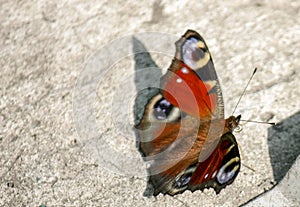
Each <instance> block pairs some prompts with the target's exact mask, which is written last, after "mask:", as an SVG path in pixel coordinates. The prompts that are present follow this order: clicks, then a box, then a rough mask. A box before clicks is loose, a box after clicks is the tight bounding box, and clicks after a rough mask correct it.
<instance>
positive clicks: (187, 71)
mask: <svg viewBox="0 0 300 207" xmlns="http://www.w3.org/2000/svg"><path fill="white" fill-rule="evenodd" d="M181 72H182V73H184V74H188V73H189V70H188V69H187V68H186V67H183V68H181Z"/></svg>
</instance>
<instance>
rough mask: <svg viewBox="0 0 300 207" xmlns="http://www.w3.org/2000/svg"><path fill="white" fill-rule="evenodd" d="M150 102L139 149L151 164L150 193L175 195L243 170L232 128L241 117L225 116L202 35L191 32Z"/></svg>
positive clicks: (220, 184)
mask: <svg viewBox="0 0 300 207" xmlns="http://www.w3.org/2000/svg"><path fill="white" fill-rule="evenodd" d="M160 87H161V90H160V92H159V93H158V94H155V95H154V96H153V97H152V98H151V99H150V100H149V102H148V104H147V105H146V108H145V112H144V115H143V118H142V120H141V121H140V123H139V124H138V125H137V126H136V128H137V130H138V138H139V140H138V148H139V150H140V152H141V154H142V156H143V159H144V161H145V162H146V163H147V165H148V174H149V176H148V188H147V190H146V193H145V194H146V196H152V195H153V196H157V195H158V194H159V193H162V194H169V195H175V194H178V193H182V192H184V191H185V190H191V191H195V190H203V189H204V188H209V187H212V188H213V189H214V190H215V191H216V192H217V193H219V192H220V190H221V189H222V188H224V187H226V185H228V184H231V183H232V182H233V181H234V179H235V178H236V176H237V174H238V172H239V169H240V157H239V151H238V146H237V142H236V140H235V137H234V135H233V134H232V131H233V130H234V128H236V127H237V125H238V124H239V120H240V116H238V117H234V116H231V117H229V118H227V119H224V106H223V98H222V92H221V88H220V85H219V82H218V80H217V75H216V72H215V69H214V66H213V62H212V58H211V55H210V52H209V51H208V48H207V46H206V43H205V42H204V40H203V38H202V37H201V36H200V35H199V34H198V33H197V32H195V31H192V30H188V31H187V32H186V33H185V34H184V35H183V37H182V38H180V39H179V40H178V41H177V42H176V54H175V58H174V60H173V61H172V64H171V66H170V68H169V69H168V71H167V73H166V74H165V75H164V76H163V77H162V78H161V86H160Z"/></svg>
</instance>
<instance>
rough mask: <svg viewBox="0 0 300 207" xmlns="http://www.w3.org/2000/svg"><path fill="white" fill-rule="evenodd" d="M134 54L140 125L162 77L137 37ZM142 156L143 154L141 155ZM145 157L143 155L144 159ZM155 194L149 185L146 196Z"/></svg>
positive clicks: (136, 134) (134, 41) (136, 117)
mask: <svg viewBox="0 0 300 207" xmlns="http://www.w3.org/2000/svg"><path fill="white" fill-rule="evenodd" d="M132 45H133V46H132V50H133V54H134V63H135V66H134V69H135V77H134V83H135V87H136V91H137V96H136V98H135V103H134V124H135V126H136V125H138V124H139V123H140V121H141V119H142V117H143V114H144V110H145V106H146V104H147V103H148V101H149V100H150V99H151V97H153V96H154V95H155V94H157V93H158V92H159V81H160V78H161V76H162V72H161V69H160V68H159V67H158V66H157V64H156V63H155V62H154V60H153V59H152V57H151V55H150V53H149V52H148V50H147V48H146V46H145V45H144V44H143V43H142V42H141V41H140V40H138V39H137V38H136V37H133V38H132ZM134 131H135V137H136V147H137V149H138V148H139V143H140V137H139V135H138V132H137V129H136V127H135V129H134ZM141 154H142V153H141ZM143 156H144V155H143V154H142V157H143ZM151 194H153V188H152V186H151V185H149V183H147V187H146V191H145V192H144V196H148V195H151Z"/></svg>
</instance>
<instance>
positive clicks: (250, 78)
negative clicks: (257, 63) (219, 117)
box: [232, 68, 257, 114]
mask: <svg viewBox="0 0 300 207" xmlns="http://www.w3.org/2000/svg"><path fill="white" fill-rule="evenodd" d="M256 71H257V68H255V69H254V71H253V73H252V75H251V77H250V79H249V81H248V83H247V85H246V87H245V89H244V91H243V93H242V95H241V96H240V98H239V100H238V102H237V104H236V105H235V108H234V110H233V112H232V114H234V112H235V110H236V108H237V107H238V105H239V103H240V102H241V99H242V97H243V96H244V95H245V93H246V89H247V88H248V86H249V84H250V81H251V80H252V78H253V76H254V74H255V73H256Z"/></svg>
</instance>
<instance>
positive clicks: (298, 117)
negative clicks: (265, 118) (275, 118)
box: [268, 111, 300, 183]
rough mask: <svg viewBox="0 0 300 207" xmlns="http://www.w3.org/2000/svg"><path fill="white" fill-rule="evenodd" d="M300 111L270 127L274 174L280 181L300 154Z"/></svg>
mask: <svg viewBox="0 0 300 207" xmlns="http://www.w3.org/2000/svg"><path fill="white" fill-rule="evenodd" d="M299 126H300V111H299V112H297V113H296V114H294V115H292V116H290V117H289V118H287V119H285V120H283V121H282V122H280V123H279V124H277V125H275V126H273V127H270V128H269V129H268V146H269V154H270V160H271V165H272V168H273V176H274V179H275V181H276V182H277V183H278V182H280V181H281V180H282V179H283V177H284V176H285V175H286V173H287V172H288V170H289V169H290V168H291V166H292V165H293V164H294V162H295V161H296V159H297V157H298V156H299V155H300V139H299V137H300V128H299Z"/></svg>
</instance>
